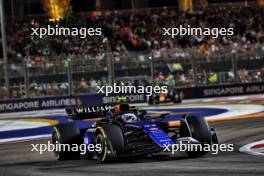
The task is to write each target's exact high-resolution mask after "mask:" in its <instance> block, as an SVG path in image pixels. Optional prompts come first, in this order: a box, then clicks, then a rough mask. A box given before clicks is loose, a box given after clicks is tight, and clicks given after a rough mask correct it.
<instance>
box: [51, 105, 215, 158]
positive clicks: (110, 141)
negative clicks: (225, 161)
mask: <svg viewBox="0 0 264 176" xmlns="http://www.w3.org/2000/svg"><path fill="white" fill-rule="evenodd" d="M66 111H67V114H68V117H67V120H66V122H65V123H60V124H59V125H56V126H54V128H53V133H52V143H53V144H56V145H57V144H69V145H73V144H78V145H91V144H94V146H97V145H100V150H95V151H92V152H91V151H90V150H89V151H87V153H86V154H85V156H82V155H80V151H61V150H60V151H54V154H55V158H56V159H57V160H64V159H73V158H80V157H86V158H97V159H98V161H100V162H102V163H103V162H107V161H112V160H116V159H121V158H124V157H126V158H127V157H130V156H137V157H138V156H151V154H155V153H159V152H162V151H164V148H165V147H166V148H168V146H169V147H170V146H172V145H174V144H178V143H195V144H201V145H204V144H208V145H210V146H211V145H213V144H215V143H218V140H217V136H216V133H215V130H214V129H213V128H210V127H209V126H208V124H207V122H206V120H205V119H204V118H202V117H199V116H194V115H191V114H186V115H183V116H182V117H181V118H180V121H179V120H178V121H175V120H173V119H170V116H171V114H159V115H158V116H152V115H153V114H152V115H151V114H148V112H147V111H145V110H140V109H137V108H135V107H131V106H129V104H127V103H120V104H116V105H102V106H95V107H76V108H69V109H66ZM80 122H82V123H80ZM207 152H208V151H203V150H202V151H186V153H187V154H188V155H189V156H190V157H197V156H203V155H204V154H206V153H207Z"/></svg>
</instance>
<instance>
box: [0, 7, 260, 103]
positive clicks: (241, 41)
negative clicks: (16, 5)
mask: <svg viewBox="0 0 264 176" xmlns="http://www.w3.org/2000/svg"><path fill="white" fill-rule="evenodd" d="M263 19H264V9H262V8H258V7H218V8H208V9H206V10H198V11H196V12H194V13H193V14H186V13H183V12H180V11H178V10H176V9H174V8H160V9H146V10H143V11H135V12H131V11H109V12H107V11H106V12H96V13H93V14H90V13H81V14H72V15H71V16H70V17H68V18H66V19H64V20H62V21H59V22H50V21H49V20H48V19H47V18H46V17H44V16H43V17H25V18H24V19H18V20H15V21H12V20H8V21H7V45H8V48H7V51H8V58H9V64H10V71H9V73H10V77H11V78H13V79H12V81H11V86H12V87H13V89H11V90H12V91H11V95H12V98H20V97H24V96H25V88H26V87H28V88H29V92H30V97H36V96H46V95H49V96H54V95H64V94H67V93H68V89H69V87H70V86H69V83H68V81H67V79H66V80H63V81H60V82H58V81H55V80H52V77H51V79H49V80H45V79H44V80H39V79H36V78H32V79H34V80H30V81H29V85H28V86H25V84H24V82H23V81H21V79H20V81H16V80H18V79H16V78H19V77H22V75H25V74H28V75H29V76H32V77H34V76H38V75H59V74H66V73H67V72H68V66H67V64H65V62H66V61H69V60H70V61H71V65H72V72H73V73H81V72H83V73H87V72H90V73H89V75H91V76H90V77H89V78H87V77H86V78H82V77H79V78H76V79H75V80H74V81H75V82H74V83H73V85H72V86H73V90H74V93H88V92H93V91H94V89H95V87H97V85H103V84H107V81H106V78H105V75H104V77H101V78H98V77H97V78H93V77H94V75H96V73H97V72H98V71H107V69H108V65H107V57H109V53H108V52H109V47H108V46H107V45H108V44H107V43H105V42H104V40H103V39H104V38H106V37H107V38H108V41H109V43H110V48H111V57H112V58H113V60H114V62H115V63H122V65H123V66H122V67H120V68H119V67H118V68H119V69H128V68H129V67H147V66H148V62H149V58H151V59H157V60H158V59H161V60H162V59H163V60H166V59H167V60H175V61H179V60H180V61H182V62H184V63H188V62H189V63H191V62H192V59H193V57H195V59H197V60H199V61H201V62H202V61H205V62H214V61H216V60H219V59H220V60H221V59H230V58H231V57H232V56H233V55H237V56H238V57H240V56H243V57H244V56H246V57H248V59H250V57H252V56H255V55H258V57H259V55H260V56H263V53H264V20H263ZM47 25H51V26H52V25H53V26H55V25H59V26H61V27H69V28H72V27H77V28H81V27H86V28H90V27H94V28H97V27H100V28H102V31H103V35H102V36H96V37H88V38H86V39H80V38H79V37H78V36H55V35H54V36H45V37H44V38H42V39H39V38H38V37H37V36H32V35H30V34H31V32H32V31H31V28H32V27H33V28H36V27H46V26H47ZM179 25H182V26H187V25H190V26H191V27H201V28H205V27H209V28H216V27H217V28H222V27H224V28H229V27H232V28H234V32H235V34H234V35H233V36H219V37H218V38H212V37H210V36H179V37H176V38H174V39H172V38H171V37H169V36H163V35H162V34H163V32H164V31H163V28H168V27H178V26H179ZM177 59H178V60H177ZM262 59H263V58H262ZM131 60H133V62H131ZM197 67H199V64H198V65H197ZM262 67H264V65H263V66H260V68H256V69H255V71H248V70H247V68H241V69H239V71H238V73H237V74H238V78H239V79H238V80H239V81H241V82H251V81H263V80H262V78H263V76H262V75H263V74H264V73H263V72H264V70H263V68H262ZM197 70H198V73H197V76H199V75H200V76H199V77H198V79H200V81H199V80H198V81H199V82H200V83H204V84H207V83H210V79H209V78H210V75H212V74H214V68H210V70H205V69H201V68H198V69H197ZM27 72H28V73H27ZM249 73H250V74H253V75H250V74H249ZM255 74H256V75H255ZM191 75H193V70H186V71H185V72H184V73H182V74H179V79H178V80H179V83H183V84H184V83H188V84H192V83H193V78H192V76H191ZM227 75H228V79H229V80H230V79H231V80H232V79H233V78H232V77H233V76H234V73H232V72H229V71H227ZM106 76H107V75H106ZM116 76H118V75H116ZM261 76H262V77H261ZM213 82H214V81H213ZM0 86H1V92H2V93H1V94H0V98H1V99H3V98H8V97H6V92H7V91H8V88H7V87H6V86H5V83H4V82H3V81H2V83H1V84H0Z"/></svg>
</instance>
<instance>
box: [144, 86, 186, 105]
mask: <svg viewBox="0 0 264 176" xmlns="http://www.w3.org/2000/svg"><path fill="white" fill-rule="evenodd" d="M168 102H173V103H181V102H182V95H181V92H180V91H178V90H176V89H173V90H168V91H167V92H165V93H160V94H157V93H155V94H152V95H151V96H149V97H148V104H149V105H153V104H154V105H155V104H160V103H168Z"/></svg>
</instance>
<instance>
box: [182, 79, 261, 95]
mask: <svg viewBox="0 0 264 176" xmlns="http://www.w3.org/2000/svg"><path fill="white" fill-rule="evenodd" d="M181 91H182V93H183V96H184V98H186V99H190V98H208V97H223V96H235V95H249V94H260V93H264V82H262V83H247V84H232V85H231V84H230V85H217V86H203V87H190V88H183V89H181Z"/></svg>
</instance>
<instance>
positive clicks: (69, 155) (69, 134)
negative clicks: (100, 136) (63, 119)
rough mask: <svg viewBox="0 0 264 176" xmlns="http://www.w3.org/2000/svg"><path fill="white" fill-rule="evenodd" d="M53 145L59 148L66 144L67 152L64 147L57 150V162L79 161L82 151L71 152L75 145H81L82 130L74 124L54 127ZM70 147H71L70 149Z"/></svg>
mask: <svg viewBox="0 0 264 176" xmlns="http://www.w3.org/2000/svg"><path fill="white" fill-rule="evenodd" d="M52 144H54V145H55V146H59V145H60V144H66V145H67V147H66V150H61V149H63V147H59V148H55V150H54V156H55V158H56V159H57V160H66V159H78V158H79V157H80V151H71V149H73V145H78V146H79V145H80V144H81V137H80V130H79V128H77V127H76V126H75V125H74V124H73V123H67V124H60V125H57V126H54V127H53V132H52ZM68 146H69V147H68Z"/></svg>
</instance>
